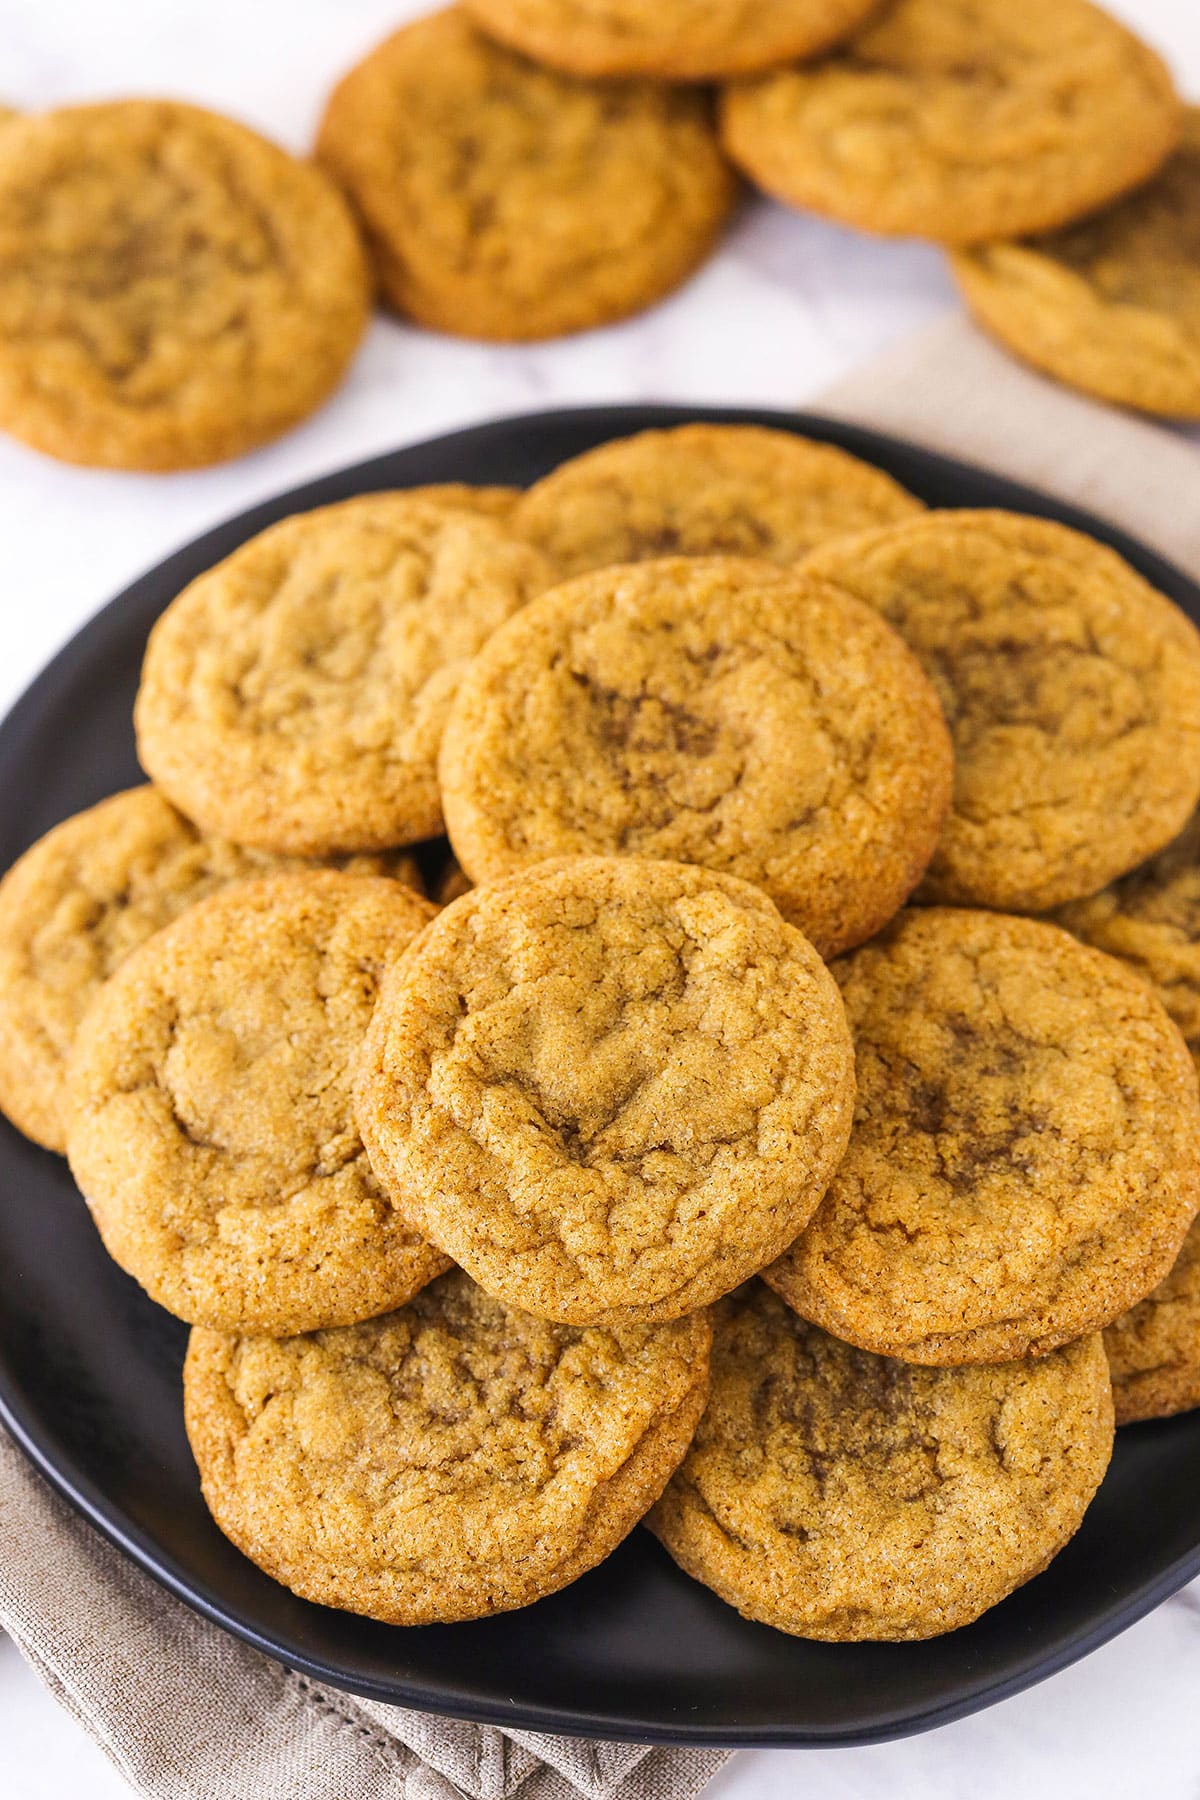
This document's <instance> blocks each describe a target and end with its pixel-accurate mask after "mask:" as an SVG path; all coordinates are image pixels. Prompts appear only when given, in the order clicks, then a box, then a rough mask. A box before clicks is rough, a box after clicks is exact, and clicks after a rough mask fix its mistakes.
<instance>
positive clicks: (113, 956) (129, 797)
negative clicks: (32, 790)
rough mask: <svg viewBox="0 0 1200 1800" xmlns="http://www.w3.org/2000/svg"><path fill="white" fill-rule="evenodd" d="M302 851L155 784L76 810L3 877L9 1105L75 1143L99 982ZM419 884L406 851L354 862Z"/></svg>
mask: <svg viewBox="0 0 1200 1800" xmlns="http://www.w3.org/2000/svg"><path fill="white" fill-rule="evenodd" d="M303 866H307V865H303V864H301V863H300V862H299V860H298V859H286V858H281V857H277V856H269V855H266V854H264V853H262V852H259V851H254V850H243V849H241V848H239V847H238V845H236V844H231V843H229V842H228V841H227V840H226V839H224V838H215V837H205V836H204V835H203V833H202V832H200V831H198V830H197V828H196V826H194V825H193V824H192V823H191V821H190V820H189V819H185V818H184V817H183V816H182V814H181V813H178V812H176V810H175V808H174V807H173V806H172V805H171V804H170V803H169V801H167V800H164V799H163V797H162V795H161V794H158V793H156V792H155V791H154V789H153V788H151V787H142V788H131V789H130V790H129V791H128V792H126V793H123V794H114V795H113V796H112V798H111V799H108V800H101V802H100V803H99V805H98V806H92V807H89V808H88V810H87V811H86V812H82V813H76V814H75V816H74V817H73V818H70V819H66V820H64V821H63V823H62V824H61V825H56V826H55V827H54V829H53V831H50V832H47V834H46V836H45V837H43V838H39V840H38V842H37V843H36V844H34V845H33V846H32V847H31V848H30V849H29V850H27V851H26V852H25V854H24V856H22V857H21V859H20V861H19V862H17V863H15V864H14V866H13V867H12V868H11V869H10V870H9V872H8V874H7V875H5V877H4V879H3V881H2V882H0V1107H3V1109H4V1111H5V1112H6V1113H7V1115H8V1117H9V1118H10V1119H11V1120H12V1121H13V1123H14V1125H17V1126H18V1127H19V1128H20V1129H21V1130H22V1131H23V1132H25V1134H26V1136H28V1137H32V1138H34V1139H36V1141H37V1142H38V1143H39V1144H44V1145H45V1146H46V1148H47V1149H48V1150H63V1149H65V1148H66V1116H67V1077H66V1068H67V1057H68V1055H69V1054H70V1049H71V1045H72V1043H73V1042H74V1039H75V1033H76V1031H77V1030H78V1028H79V1021H80V1020H81V1019H82V1017H83V1015H84V1013H85V1012H86V1010H87V1007H88V1005H89V1003H90V1001H91V1000H92V998H93V997H94V995H95V994H96V992H97V990H98V989H99V987H100V985H101V983H103V982H105V981H107V980H108V977H109V976H110V975H111V974H112V973H113V972H114V970H116V969H117V968H118V967H119V966H120V964H121V963H122V962H123V961H124V960H125V958H126V957H127V956H128V955H129V952H130V951H131V950H134V949H136V948H137V946H138V945H139V944H141V943H144V942H145V940H146V939H147V938H148V937H151V936H152V935H153V934H154V932H156V931H158V930H159V929H160V928H161V927H162V926H164V925H167V924H169V923H170V922H171V920H172V919H174V918H176V917H177V916H178V915H179V914H180V913H181V912H183V911H184V910H185V908H186V907H189V906H191V905H193V904H194V902H195V901H197V900H202V899H203V898H204V897H205V895H207V894H211V893H213V892H215V890H216V889H217V888H219V887H224V886H225V885H226V883H228V882H230V881H244V880H247V879H248V878H249V877H251V876H254V875H265V874H269V873H276V872H280V871H282V870H283V869H285V868H288V867H292V868H299V867H303ZM342 867H343V868H346V869H347V870H348V872H350V873H352V874H356V875H358V874H364V875H388V876H391V877H392V878H393V879H394V880H397V881H402V882H404V884H405V886H407V887H411V888H415V889H416V890H418V891H420V887H421V878H420V872H419V870H418V868H417V865H416V862H415V860H414V858H412V857H411V856H409V855H408V854H407V853H405V852H404V851H394V852H391V853H387V854H382V855H377V856H356V857H351V858H348V859H345V861H344V862H343V863H342Z"/></svg>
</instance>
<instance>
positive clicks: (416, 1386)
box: [184, 1271, 712, 1625]
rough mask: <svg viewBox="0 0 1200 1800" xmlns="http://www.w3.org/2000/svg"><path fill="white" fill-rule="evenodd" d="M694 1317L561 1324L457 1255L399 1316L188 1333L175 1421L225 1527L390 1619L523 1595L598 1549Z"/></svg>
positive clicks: (666, 1411) (274, 1568)
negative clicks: (498, 1289) (284, 1329)
mask: <svg viewBox="0 0 1200 1800" xmlns="http://www.w3.org/2000/svg"><path fill="white" fill-rule="evenodd" d="M711 1337H712V1331H711V1327H710V1326H709V1323H708V1318H707V1315H706V1314H704V1313H696V1314H693V1315H692V1316H691V1317H690V1318H687V1319H680V1320H677V1321H676V1322H674V1323H672V1324H669V1325H658V1326H638V1325H623V1326H616V1327H613V1328H611V1329H608V1330H599V1329H593V1330H588V1331H578V1330H573V1329H572V1328H571V1327H569V1326H565V1325H548V1324H546V1323H545V1322H544V1321H543V1320H541V1319H535V1318H533V1317H532V1316H531V1315H530V1314H529V1313H526V1312H521V1311H518V1310H517V1309H516V1308H515V1307H509V1306H504V1305H502V1304H501V1302H500V1301H498V1300H493V1299H490V1298H489V1297H488V1295H487V1294H485V1293H484V1292H483V1291H482V1289H480V1288H477V1287H476V1286H475V1285H474V1283H472V1282H471V1281H469V1280H468V1279H467V1277H466V1276H465V1275H463V1274H462V1273H461V1272H459V1271H455V1272H454V1273H453V1274H450V1275H446V1276H444V1277H443V1279H442V1280H440V1281H437V1282H435V1283H434V1284H433V1285H432V1286H431V1287H427V1288H426V1289H425V1290H424V1292H423V1293H420V1294H418V1295H417V1296H416V1298H415V1299H413V1300H411V1301H410V1302H409V1304H408V1305H407V1306H405V1307H403V1308H401V1310H400V1311H398V1312H392V1313H389V1314H387V1316H386V1317H384V1318H381V1319H373V1320H371V1322H370V1323H369V1324H364V1325H351V1326H347V1327H344V1328H342V1329H341V1330H338V1331H322V1332H315V1333H312V1334H311V1335H309V1336H305V1337H292V1338H287V1339H285V1340H284V1341H283V1342H277V1341H275V1340H272V1339H270V1338H264V1337H235V1336H229V1335H225V1334H223V1333H218V1332H213V1331H194V1332H193V1333H192V1340H191V1345H190V1347H189V1350H188V1356H187V1362H186V1365H185V1368H184V1405H185V1409H186V1416H187V1429H188V1437H189V1439H190V1440H191V1445H192V1450H193V1453H194V1455H195V1458H196V1462H197V1464H198V1465H199V1468H200V1478H201V1484H202V1486H203V1489H204V1498H205V1500H206V1501H207V1503H208V1507H209V1510H210V1511H211V1513H212V1515H213V1517H214V1518H215V1519H216V1521H217V1524H218V1525H219V1526H220V1527H221V1530H222V1531H223V1532H224V1533H225V1534H226V1536H227V1537H229V1538H231V1539H232V1540H233V1542H234V1543H235V1544H236V1545H237V1546H238V1548H239V1549H240V1550H242V1551H243V1552H244V1553H245V1554H246V1555H247V1556H249V1557H250V1558H251V1559H252V1561H254V1562H256V1563H257V1564H258V1565H259V1567H260V1568H262V1569H265V1570H266V1572H267V1574H268V1575H271V1576H273V1577H274V1579H275V1580H276V1581H282V1582H283V1583H285V1585H286V1586H287V1587H289V1588H291V1589H292V1591H293V1593H297V1594H300V1595H302V1596H303V1597H304V1598H305V1599H307V1600H315V1601H318V1602H319V1603H320V1604H321V1605H323V1606H339V1607H344V1608H346V1609H347V1610H348V1611H350V1612H357V1613H366V1614H367V1615H368V1616H369V1617H371V1618H374V1619H383V1620H385V1621H386V1622H387V1623H389V1624H392V1625H426V1624H431V1623H433V1622H435V1621H438V1620H454V1619H475V1618H479V1617H481V1616H482V1615H484V1614H486V1613H495V1612H506V1611H508V1610H510V1609H511V1608H512V1607H516V1606H528V1605H530V1604H531V1602H533V1601H534V1600H538V1599H540V1598H541V1597H542V1595H544V1594H552V1593H554V1592H556V1591H557V1590H558V1589H559V1588H562V1587H566V1585H567V1584H568V1582H571V1581H574V1580H575V1579H576V1578H577V1577H578V1576H580V1575H582V1574H583V1573H584V1572H585V1571H586V1570H588V1569H590V1568H592V1567H593V1566H594V1565H595V1564H596V1563H598V1562H600V1561H601V1560H602V1559H603V1558H604V1557H606V1556H607V1555H608V1554H609V1552H610V1551H612V1550H614V1549H615V1548H616V1546H617V1545H618V1544H619V1543H620V1541H621V1539H622V1538H623V1537H626V1536H627V1535H628V1533H629V1532H630V1531H632V1529H633V1527H634V1526H635V1525H636V1523H637V1522H638V1520H639V1519H640V1518H642V1516H643V1515H644V1514H645V1512H646V1510H647V1508H648V1507H649V1506H651V1505H652V1504H653V1502H654V1501H655V1500H656V1499H657V1498H658V1496H659V1494H660V1493H661V1492H662V1489H663V1485H664V1483H665V1482H666V1481H667V1479H668V1477H669V1476H670V1474H671V1472H672V1470H673V1469H674V1468H675V1467H676V1466H677V1464H678V1462H679V1459H680V1457H681V1456H682V1455H683V1453H684V1451H685V1450H686V1448H687V1445H688V1442H689V1440H690V1439H691V1436H692V1432H693V1431H694V1430H695V1426H696V1421H697V1419H698V1418H699V1416H700V1412H701V1410H702V1408H703V1406H704V1400H705V1396H706V1394H707V1392H708V1355H709V1345H710V1342H711Z"/></svg>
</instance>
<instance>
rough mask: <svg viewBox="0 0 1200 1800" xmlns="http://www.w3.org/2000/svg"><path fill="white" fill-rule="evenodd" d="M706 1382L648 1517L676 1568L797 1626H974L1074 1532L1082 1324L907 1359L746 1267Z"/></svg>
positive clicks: (1090, 1354) (806, 1632)
mask: <svg viewBox="0 0 1200 1800" xmlns="http://www.w3.org/2000/svg"><path fill="white" fill-rule="evenodd" d="M713 1324H714V1330H713V1350H712V1397H711V1399H710V1400H709V1403H708V1408H707V1410H706V1412H705V1413H704V1416H703V1418H702V1419H701V1421H700V1425H699V1428H698V1430H697V1432H696V1437H695V1441H694V1442H693V1444H692V1448H691V1449H690V1450H689V1452H688V1454H687V1456H686V1457H685V1459H684V1461H683V1464H682V1466H681V1467H680V1469H679V1471H678V1473H677V1474H676V1475H675V1476H674V1477H673V1479H672V1480H671V1482H670V1483H669V1485H668V1487H667V1490H666V1492H665V1493H664V1495H663V1497H662V1499H661V1500H660V1501H659V1503H658V1505H657V1507H656V1508H655V1510H654V1511H653V1513H651V1515H650V1519H649V1524H650V1526H651V1529H652V1530H653V1531H654V1532H655V1534H656V1535H657V1536H658V1537H659V1538H661V1539H662V1541H663V1543H664V1544H665V1545H666V1547H667V1549H668V1550H669V1551H670V1553H671V1555H672V1556H673V1557H674V1558H675V1561H676V1562H677V1563H678V1564H679V1565H680V1567H681V1568H682V1569H684V1570H686V1571H687V1573H688V1574H689V1575H693V1576H695V1578H696V1579H697V1580H698V1581H702V1582H704V1584H705V1585H706V1586H707V1587H710V1588H712V1589H713V1590H714V1591H715V1592H716V1593H718V1594H719V1595H720V1596H721V1598H722V1600H727V1601H728V1602H729V1604H730V1605H731V1606H736V1607H737V1609H738V1611H739V1612H740V1613H742V1614H743V1615H744V1616H745V1617H747V1618H750V1619H759V1620H761V1621H762V1622H763V1623H764V1624H766V1625H773V1626H774V1627H775V1629H776V1630H777V1631H788V1632H791V1633H792V1634H793V1635H794V1636H796V1637H806V1638H822V1639H826V1640H828V1641H831V1642H834V1643H844V1642H847V1641H850V1640H861V1639H864V1638H865V1639H884V1640H888V1641H893V1642H895V1641H901V1640H911V1639H914V1638H931V1637H937V1636H938V1635H939V1634H940V1633H942V1632H945V1631H954V1630H956V1629H957V1628H958V1627H959V1626H960V1625H968V1624H970V1622H971V1620H972V1619H977V1618H978V1617H979V1615H980V1613H982V1612H985V1611H986V1610H987V1608H988V1607H989V1606H995V1605H996V1603H997V1601H1000V1600H1003V1599H1004V1598H1005V1596H1006V1595H1007V1594H1011V1593H1012V1591H1013V1589H1014V1588H1018V1587H1020V1586H1021V1584H1022V1583H1023V1582H1026V1581H1028V1580H1029V1579H1030V1578H1031V1577H1032V1576H1034V1575H1038V1574H1040V1573H1041V1571H1042V1570H1043V1569H1044V1568H1045V1567H1046V1565H1047V1563H1048V1562H1050V1560H1051V1559H1052V1558H1053V1557H1054V1556H1056V1555H1057V1554H1058V1552H1059V1551H1060V1550H1061V1549H1062V1547H1063V1545H1064V1544H1065V1543H1066V1542H1067V1541H1068V1539H1069V1538H1071V1537H1073V1536H1074V1534H1075V1532H1076V1531H1077V1530H1078V1528H1079V1525H1080V1522H1081V1520H1082V1518H1083V1515H1084V1513H1085V1512H1086V1510H1087V1507H1088V1504H1089V1502H1090V1501H1091V1499H1092V1496H1093V1494H1094V1493H1095V1492H1096V1489H1097V1488H1098V1487H1099V1485H1100V1482H1101V1479H1102V1477H1103V1475H1104V1472H1105V1470H1106V1468H1107V1467H1108V1460H1109V1456H1110V1455H1111V1452H1112V1441H1113V1403H1112V1395H1111V1392H1110V1388H1109V1377H1108V1367H1107V1364H1106V1362H1105V1358H1104V1350H1103V1347H1102V1345H1101V1341H1100V1338H1099V1337H1098V1336H1095V1335H1093V1336H1091V1337H1086V1338H1081V1339H1080V1340H1079V1341H1078V1342H1077V1343H1074V1344H1070V1345H1068V1346H1067V1348H1066V1349H1064V1350H1056V1351H1054V1352H1053V1353H1052V1354H1051V1355H1049V1356H1046V1357H1043V1358H1042V1359H1041V1360H1040V1361H1037V1362H1007V1363H1001V1364H999V1365H998V1366H992V1367H985V1368H968V1369H915V1368H912V1367H911V1366H909V1365H907V1364H905V1363H897V1362H892V1361H889V1360H888V1359H887V1358H885V1357H881V1356H871V1355H869V1354H868V1353H867V1352H866V1351H863V1350H854V1349H851V1348H850V1346H849V1345H847V1344H842V1343H839V1342H838V1341H837V1339H836V1338H831V1337H827V1336H826V1335H825V1333H824V1332H823V1331H819V1330H818V1329H817V1328H816V1326H813V1325H806V1324H804V1322H803V1321H802V1320H800V1319H797V1318H796V1317H795V1316H794V1315H793V1314H791V1313H789V1312H788V1310H787V1308H786V1307H784V1306H782V1305H781V1304H780V1302H779V1301H778V1300H776V1299H775V1297H774V1295H772V1294H770V1293H768V1291H767V1290H766V1289H765V1288H764V1287H763V1286H762V1284H761V1283H760V1282H754V1283H753V1284H752V1285H750V1286H749V1287H746V1288H743V1289H742V1290H741V1291H740V1292H739V1293H737V1294H735V1295H731V1296H730V1298H729V1299H728V1300H724V1301H722V1302H721V1304H720V1305H719V1306H718V1307H716V1308H715V1309H714V1320H713Z"/></svg>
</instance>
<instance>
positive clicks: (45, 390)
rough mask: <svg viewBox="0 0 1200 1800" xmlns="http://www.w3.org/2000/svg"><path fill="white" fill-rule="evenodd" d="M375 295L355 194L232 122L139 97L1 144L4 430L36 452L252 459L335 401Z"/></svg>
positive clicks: (134, 460)
mask: <svg viewBox="0 0 1200 1800" xmlns="http://www.w3.org/2000/svg"><path fill="white" fill-rule="evenodd" d="M369 300H370V281H369V275H368V270H367V265H366V260H365V258H364V255H363V251H362V246H361V244H360V242H359V238H358V233H357V231H356V229H355V226H354V222H353V220H352V218H351V216H350V213H349V212H348V210H347V208H346V205H345V203H344V201H343V200H342V197H341V195H340V194H338V192H337V191H336V189H335V188H334V187H333V185H332V184H331V183H330V182H329V180H328V179H327V178H326V176H325V175H324V174H323V173H322V172H321V171H320V170H319V169H316V168H313V167H312V166H311V165H310V164H308V163H305V162H299V161H297V160H296V159H295V158H294V157H291V156H288V155H287V154H286V153H285V152H284V151H282V150H280V149H278V148H277V147H276V146H275V145H274V144H270V143H268V142H267V141H266V140H265V139H264V138H261V137H259V136H258V135H257V134H256V133H255V132H253V131H248V130H247V129H246V127H245V126H244V125H238V124H235V123H234V121H233V120H231V119H224V118H220V117H218V116H217V115H216V114H215V113H209V112H204V111H202V110H201V109H200V108H198V107H194V106H183V105H180V104H178V103H177V102H173V101H165V100H121V101H114V102H110V103H107V104H104V105H98V106H75V107H67V108H65V109H63V110H61V111H58V112H49V113H41V114H38V115H36V116H30V117H27V118H22V119H17V120H13V121H10V122H9V123H8V124H7V125H6V126H5V129H4V132H3V134H2V136H0V428H2V429H4V430H5V431H8V432H11V433H12V435H13V436H14V437H17V438H20V439H21V440H22V441H23V442H24V443H26V444H31V445H32V446H33V447H34V449H36V450H42V451H45V452H46V453H47V454H49V455H50V456H57V457H59V458H61V459H62V460H64V461H66V462H75V463H88V464H92V465H94V466H96V467H103V468H112V469H186V468H195V467H198V466H200V465H202V464H204V463H212V462H219V461H221V460H223V459H224V458H226V457H230V456H238V455H240V454H241V453H242V452H243V451H246V450H250V449H253V448H254V447H255V445H257V444H261V443H264V442H265V441H266V440H267V439H268V438H273V437H277V436H278V435H279V433H280V432H282V431H286V430H287V429H288V428H289V427H290V426H292V425H295V424H296V423H297V422H298V421H299V420H300V419H303V418H305V417H306V416H307V414H309V413H310V412H312V411H313V409H314V408H315V407H317V406H319V405H320V404H321V402H322V401H323V400H324V399H325V398H326V397H327V396H328V395H329V394H330V393H331V392H332V390H333V389H334V388H335V387H336V386H337V384H338V383H339V382H340V380H341V379H342V376H343V374H344V373H345V371H346V368H347V366H348V364H349V362H350V359H351V357H352V356H353V354H354V351H355V348H356V347H357V344H358V341H359V338H360V337H361V336H362V333H363V330H364V328H365V326H366V322H367V315H368V307H369Z"/></svg>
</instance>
